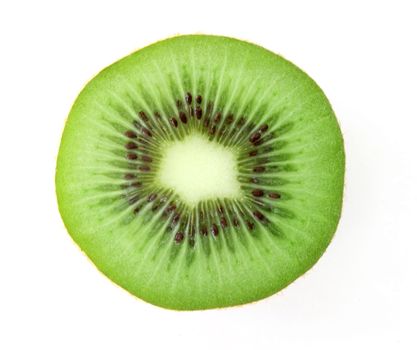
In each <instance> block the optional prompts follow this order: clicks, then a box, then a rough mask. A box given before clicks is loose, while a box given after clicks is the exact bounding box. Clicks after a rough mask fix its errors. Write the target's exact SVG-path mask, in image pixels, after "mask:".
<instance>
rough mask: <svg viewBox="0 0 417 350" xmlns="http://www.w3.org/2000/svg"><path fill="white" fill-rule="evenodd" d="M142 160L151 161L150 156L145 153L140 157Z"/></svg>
mask: <svg viewBox="0 0 417 350" xmlns="http://www.w3.org/2000/svg"><path fill="white" fill-rule="evenodd" d="M140 159H142V160H143V161H144V162H148V163H152V158H151V157H149V156H146V155H143V156H141V157H140Z"/></svg>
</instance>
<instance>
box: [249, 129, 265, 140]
mask: <svg viewBox="0 0 417 350" xmlns="http://www.w3.org/2000/svg"><path fill="white" fill-rule="evenodd" d="M261 136H262V135H261V133H260V132H259V131H257V132H254V133H253V134H252V135H251V137H250V138H249V140H250V142H252V143H255V142H256V141H258V140H259V139H260V138H261Z"/></svg>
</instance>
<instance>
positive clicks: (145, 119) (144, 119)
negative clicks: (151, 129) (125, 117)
mask: <svg viewBox="0 0 417 350" xmlns="http://www.w3.org/2000/svg"><path fill="white" fill-rule="evenodd" d="M139 117H141V118H142V120H143V121H145V122H147V121H148V120H149V119H148V116H147V115H146V113H145V112H143V111H140V112H139Z"/></svg>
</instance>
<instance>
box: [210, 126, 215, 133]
mask: <svg viewBox="0 0 417 350" xmlns="http://www.w3.org/2000/svg"><path fill="white" fill-rule="evenodd" d="M215 133H216V126H215V125H213V126H212V127H211V128H210V131H209V134H210V135H214V134H215Z"/></svg>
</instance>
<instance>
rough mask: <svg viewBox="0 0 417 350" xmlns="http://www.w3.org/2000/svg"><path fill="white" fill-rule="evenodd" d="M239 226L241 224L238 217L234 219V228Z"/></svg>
mask: <svg viewBox="0 0 417 350" xmlns="http://www.w3.org/2000/svg"><path fill="white" fill-rule="evenodd" d="M239 224H240V223H239V220H238V219H237V217H234V218H233V226H234V227H238V226H239Z"/></svg>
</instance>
